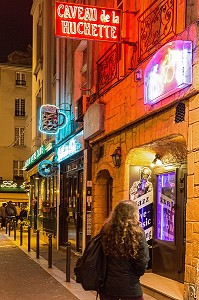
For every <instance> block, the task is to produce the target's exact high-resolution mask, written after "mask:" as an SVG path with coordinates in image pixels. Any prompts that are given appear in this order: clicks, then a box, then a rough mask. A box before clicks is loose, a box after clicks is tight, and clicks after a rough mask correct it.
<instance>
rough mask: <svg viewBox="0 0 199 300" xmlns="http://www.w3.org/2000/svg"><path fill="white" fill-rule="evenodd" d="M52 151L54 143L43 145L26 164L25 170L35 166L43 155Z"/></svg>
mask: <svg viewBox="0 0 199 300" xmlns="http://www.w3.org/2000/svg"><path fill="white" fill-rule="evenodd" d="M51 149H52V143H49V144H48V145H46V146H45V145H42V146H41V147H40V148H39V149H37V151H35V152H34V153H33V154H32V155H31V156H30V157H29V158H28V159H27V160H26V162H25V165H24V168H23V169H24V170H26V169H27V168H28V167H29V166H30V165H32V164H34V163H35V162H36V161H37V160H38V159H39V158H41V157H42V155H44V154H46V153H47V152H48V151H49V150H51Z"/></svg>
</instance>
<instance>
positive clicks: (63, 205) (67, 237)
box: [57, 131, 85, 251]
mask: <svg viewBox="0 0 199 300" xmlns="http://www.w3.org/2000/svg"><path fill="white" fill-rule="evenodd" d="M84 151H85V150H84V143H83V131H80V132H79V133H77V134H76V135H75V136H73V137H72V138H71V139H69V140H68V141H66V142H65V143H63V144H62V145H60V146H59V147H58V148H57V162H58V163H60V208H59V243H60V245H64V244H65V243H66V242H70V243H71V246H72V248H73V249H75V250H76V251H81V250H82V243H83V201H84V198H83V190H84V177H85V176H84V167H85V158H84Z"/></svg>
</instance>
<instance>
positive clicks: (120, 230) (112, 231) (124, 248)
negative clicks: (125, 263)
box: [101, 200, 143, 258]
mask: <svg viewBox="0 0 199 300" xmlns="http://www.w3.org/2000/svg"><path fill="white" fill-rule="evenodd" d="M101 232H102V233H103V236H102V245H103V250H104V253H105V254H106V255H111V256H116V257H133V258H135V257H136V255H137V251H138V246H139V241H140V238H141V236H142V235H143V230H142V228H141V227H140V226H139V213H138V206H137V203H136V202H134V201H132V200H122V201H120V202H119V203H118V204H117V205H116V206H115V209H114V210H113V212H112V213H111V214H110V216H109V218H108V219H107V221H106V222H105V223H104V225H103V227H102V230H101Z"/></svg>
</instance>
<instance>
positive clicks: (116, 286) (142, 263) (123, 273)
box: [102, 232, 149, 297]
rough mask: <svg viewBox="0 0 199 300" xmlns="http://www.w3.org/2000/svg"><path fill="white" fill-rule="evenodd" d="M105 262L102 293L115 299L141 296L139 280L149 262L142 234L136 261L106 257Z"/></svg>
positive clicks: (146, 246)
mask: <svg viewBox="0 0 199 300" xmlns="http://www.w3.org/2000/svg"><path fill="white" fill-rule="evenodd" d="M107 261H108V263H107V276H106V281H105V286H104V289H103V291H102V293H105V294H107V295H111V296H115V297H133V296H141V295H142V288H141V285H140V280H139V279H140V276H142V275H143V274H144V272H145V270H146V267H147V263H148V261H149V250H148V245H147V242H146V238H145V234H144V232H143V237H142V240H141V242H140V245H139V250H138V255H137V257H136V259H133V258H124V257H122V258H117V257H113V256H108V260H107Z"/></svg>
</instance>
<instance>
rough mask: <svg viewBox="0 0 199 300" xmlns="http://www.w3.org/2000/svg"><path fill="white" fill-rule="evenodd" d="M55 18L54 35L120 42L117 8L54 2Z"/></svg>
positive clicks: (119, 13)
mask: <svg viewBox="0 0 199 300" xmlns="http://www.w3.org/2000/svg"><path fill="white" fill-rule="evenodd" d="M55 19H56V21H55V24H56V28H55V35H56V36H59V37H66V38H73V39H87V40H96V41H106V42H114V43H115V42H120V38H121V37H120V32H121V29H120V19H121V10H119V9H110V8H102V7H97V6H94V7H93V6H88V5H80V4H72V3H70V4H68V3H66V2H55Z"/></svg>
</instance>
